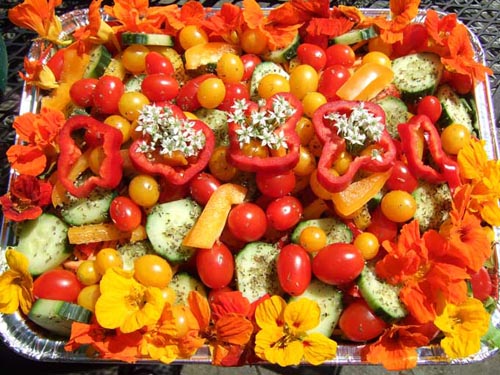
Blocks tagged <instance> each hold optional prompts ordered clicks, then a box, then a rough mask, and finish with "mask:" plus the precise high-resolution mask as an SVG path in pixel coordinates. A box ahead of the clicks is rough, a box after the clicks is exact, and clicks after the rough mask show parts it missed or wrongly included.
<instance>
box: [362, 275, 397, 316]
mask: <svg viewBox="0 0 500 375" xmlns="http://www.w3.org/2000/svg"><path fill="white" fill-rule="evenodd" d="M358 287H359V291H360V293H361V295H362V296H363V298H364V299H365V300H366V303H368V305H369V306H370V308H371V309H372V310H373V311H374V312H375V313H376V314H377V315H379V316H380V317H381V318H382V319H384V320H386V321H394V320H398V319H402V318H404V317H405V316H406V315H407V311H406V309H405V307H404V306H403V304H402V303H401V301H400V300H399V296H398V295H399V289H398V288H397V287H395V286H394V285H390V284H388V283H386V282H384V281H382V280H380V279H378V278H377V276H376V275H375V272H374V271H373V270H372V269H371V268H370V267H368V266H365V268H364V269H363V271H362V272H361V275H359V277H358Z"/></svg>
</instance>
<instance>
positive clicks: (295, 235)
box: [291, 217, 352, 244]
mask: <svg viewBox="0 0 500 375" xmlns="http://www.w3.org/2000/svg"><path fill="white" fill-rule="evenodd" d="M307 227H319V228H321V229H323V230H324V231H325V234H326V243H327V244H332V243H339V242H344V243H351V241H352V231H351V230H350V229H349V227H348V226H347V225H346V224H344V223H343V222H341V221H340V220H338V219H336V218H333V217H325V218H321V219H311V220H305V221H302V222H300V223H299V224H297V226H296V227H295V229H294V230H293V232H292V237H291V240H292V242H294V243H299V238H300V234H301V233H302V231H303V230H304V229H305V228H307Z"/></svg>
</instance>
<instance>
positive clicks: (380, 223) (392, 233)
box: [366, 206, 398, 243]
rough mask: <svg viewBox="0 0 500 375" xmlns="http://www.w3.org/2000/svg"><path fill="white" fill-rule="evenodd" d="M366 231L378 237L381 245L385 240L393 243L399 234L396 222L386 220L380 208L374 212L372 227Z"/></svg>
mask: <svg viewBox="0 0 500 375" xmlns="http://www.w3.org/2000/svg"><path fill="white" fill-rule="evenodd" d="M366 231H367V232H370V233H373V234H374V235H376V236H377V238H378V241H379V243H382V242H384V241H385V240H389V241H392V240H394V239H395V238H396V236H397V234H398V225H397V224H396V223H395V222H394V221H391V220H389V219H388V218H386V217H385V216H384V214H383V213H382V210H381V209H380V206H378V207H377V208H376V209H375V210H374V211H373V212H372V215H371V221H370V225H369V226H368V228H366Z"/></svg>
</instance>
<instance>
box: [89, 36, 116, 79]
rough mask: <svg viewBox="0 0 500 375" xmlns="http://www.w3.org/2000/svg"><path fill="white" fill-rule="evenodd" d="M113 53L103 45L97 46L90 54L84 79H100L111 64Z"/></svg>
mask: <svg viewBox="0 0 500 375" xmlns="http://www.w3.org/2000/svg"><path fill="white" fill-rule="evenodd" d="M111 58H112V56H111V53H109V51H108V49H107V48H106V47H104V46H103V45H102V44H99V45H97V46H96V47H94V48H93V49H92V51H91V52H90V61H89V64H88V65H87V67H86V68H85V72H84V73H83V77H84V78H99V77H100V76H102V75H103V74H104V71H105V70H106V68H107V67H108V65H109V63H110V62H111Z"/></svg>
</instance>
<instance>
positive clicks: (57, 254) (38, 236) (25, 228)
mask: <svg viewBox="0 0 500 375" xmlns="http://www.w3.org/2000/svg"><path fill="white" fill-rule="evenodd" d="M16 250H17V251H19V252H21V253H23V254H24V255H26V257H27V258H28V262H29V272H30V273H31V274H32V275H33V276H37V275H40V274H42V273H44V272H45V271H48V270H50V269H52V268H55V267H57V266H59V265H60V264H61V263H62V262H64V261H65V260H66V259H67V258H68V257H69V256H70V255H71V248H70V246H69V242H68V225H67V224H66V223H65V222H64V221H63V220H61V219H59V218H58V217H57V216H54V215H52V214H49V213H43V214H41V215H40V216H39V217H37V218H36V219H34V220H28V221H25V222H23V223H22V225H21V227H20V231H19V241H18V243H17V246H16Z"/></svg>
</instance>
